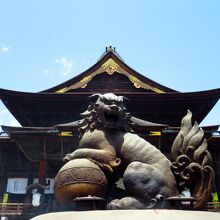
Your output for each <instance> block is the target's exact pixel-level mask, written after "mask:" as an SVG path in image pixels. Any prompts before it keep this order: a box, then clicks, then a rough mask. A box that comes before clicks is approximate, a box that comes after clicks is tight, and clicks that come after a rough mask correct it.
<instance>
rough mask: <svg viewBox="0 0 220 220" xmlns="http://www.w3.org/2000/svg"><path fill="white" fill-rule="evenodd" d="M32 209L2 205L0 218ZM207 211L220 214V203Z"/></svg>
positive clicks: (27, 205) (208, 206)
mask: <svg viewBox="0 0 220 220" xmlns="http://www.w3.org/2000/svg"><path fill="white" fill-rule="evenodd" d="M30 206H31V207H32V205H31V204H24V203H0V216H9V215H22V214H23V213H24V212H25V208H27V207H30ZM206 210H207V211H211V212H220V202H207V205H206Z"/></svg>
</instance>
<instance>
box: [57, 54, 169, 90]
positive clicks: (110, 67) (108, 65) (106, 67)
mask: <svg viewBox="0 0 220 220" xmlns="http://www.w3.org/2000/svg"><path fill="white" fill-rule="evenodd" d="M103 72H106V73H108V74H109V75H112V74H114V73H115V72H117V73H119V74H123V75H125V76H127V77H128V79H129V80H130V81H131V82H132V83H133V85H134V87H135V88H143V89H147V90H152V91H154V92H156V93H165V91H163V90H161V89H159V88H156V87H154V86H151V85H149V84H147V83H144V82H142V81H141V80H139V79H138V78H137V77H135V76H133V75H132V74H130V73H128V72H127V71H126V70H125V69H124V68H122V67H121V66H119V64H117V63H116V62H115V61H114V60H113V59H112V58H109V59H108V60H107V61H106V62H105V63H103V64H102V65H101V66H100V67H99V68H98V69H97V70H96V71H94V72H92V73H91V74H89V75H88V76H86V77H84V78H83V79H82V80H80V81H79V82H77V83H75V84H73V85H71V86H68V87H65V88H62V89H60V90H58V91H56V93H65V92H68V91H70V90H72V89H78V88H85V87H86V86H87V85H88V83H89V82H90V81H91V80H92V78H93V77H94V76H96V75H98V74H101V73H103Z"/></svg>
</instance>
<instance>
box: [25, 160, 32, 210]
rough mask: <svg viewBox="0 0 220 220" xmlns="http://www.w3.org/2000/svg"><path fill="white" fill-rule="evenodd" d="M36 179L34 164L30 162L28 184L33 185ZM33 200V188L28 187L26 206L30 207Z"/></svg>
mask: <svg viewBox="0 0 220 220" xmlns="http://www.w3.org/2000/svg"><path fill="white" fill-rule="evenodd" d="M33 181H34V164H32V163H31V162H30V164H29V168H28V183H27V186H29V185H31V184H32V183H33ZM31 201H32V189H27V191H26V198H25V208H29V205H30V204H31Z"/></svg>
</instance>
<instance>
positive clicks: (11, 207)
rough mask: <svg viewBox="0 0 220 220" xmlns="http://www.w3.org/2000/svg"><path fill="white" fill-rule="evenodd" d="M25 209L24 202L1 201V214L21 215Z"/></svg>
mask: <svg viewBox="0 0 220 220" xmlns="http://www.w3.org/2000/svg"><path fill="white" fill-rule="evenodd" d="M23 210H24V203H0V215H1V216H7V215H21V214H22V212H23Z"/></svg>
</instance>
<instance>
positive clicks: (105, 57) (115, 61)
mask: <svg viewBox="0 0 220 220" xmlns="http://www.w3.org/2000/svg"><path fill="white" fill-rule="evenodd" d="M104 73H108V74H109V75H110V76H111V75H113V74H123V75H124V76H126V77H127V78H128V80H130V82H132V83H133V86H134V87H135V88H137V89H138V88H142V89H144V90H145V91H146V92H156V93H166V92H177V91H176V90H173V89H171V88H168V87H166V86H164V85H161V84H159V83H157V82H155V81H153V80H151V79H149V78H147V77H145V76H143V75H141V74H140V73H138V72H137V71H135V70H134V69H132V68H131V67H129V66H128V65H127V64H126V63H125V62H124V61H123V59H122V58H121V56H120V55H119V54H118V53H117V52H116V51H115V48H112V47H111V46H110V47H108V48H106V51H105V52H104V53H103V54H102V56H101V57H100V58H99V60H98V61H97V63H96V64H94V65H93V66H92V67H90V68H89V69H87V70H86V71H84V72H83V73H81V74H79V75H77V76H76V77H73V78H72V79H70V80H68V81H66V82H64V83H61V84H59V85H57V86H54V87H52V88H50V89H47V90H44V91H42V92H41V93H68V92H74V90H76V89H79V88H85V87H86V86H87V85H88V84H89V83H90V82H91V81H92V80H93V78H94V77H95V76H97V75H99V74H104ZM142 91H143V90H142Z"/></svg>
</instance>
